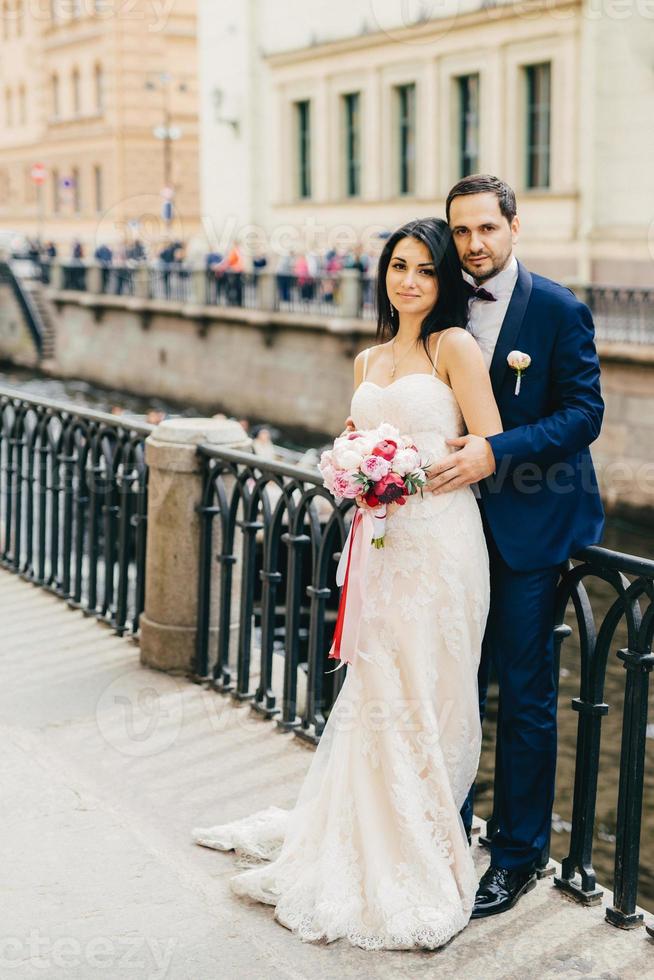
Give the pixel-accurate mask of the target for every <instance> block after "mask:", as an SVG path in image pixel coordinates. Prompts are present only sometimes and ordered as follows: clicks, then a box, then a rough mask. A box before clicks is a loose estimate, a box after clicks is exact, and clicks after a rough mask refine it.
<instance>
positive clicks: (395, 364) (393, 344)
mask: <svg viewBox="0 0 654 980" xmlns="http://www.w3.org/2000/svg"><path fill="white" fill-rule="evenodd" d="M395 340H396V338H395V337H393V342H392V344H391V357H392V358H393V367H392V368H391V378H394V377H395V371H396V370H397V367H398V365H399V364H401V363H402V361H403V360H404V358H405V357H406V356H407V354H408V353H409V351H410V350H411V347H407V349H406V350H405V351H404V353H403V354H402V357H401V358H400V359H399V361H397V362H396V361H395ZM411 346H413V345H411Z"/></svg>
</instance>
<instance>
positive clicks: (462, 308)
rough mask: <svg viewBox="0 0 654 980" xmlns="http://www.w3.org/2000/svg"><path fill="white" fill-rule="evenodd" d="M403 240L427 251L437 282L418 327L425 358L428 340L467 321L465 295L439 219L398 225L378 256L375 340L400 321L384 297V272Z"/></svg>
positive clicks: (395, 328) (390, 332) (454, 255)
mask: <svg viewBox="0 0 654 980" xmlns="http://www.w3.org/2000/svg"><path fill="white" fill-rule="evenodd" d="M403 238H415V239H416V241H418V242H422V243H423V245H426V246H427V248H428V249H429V253H430V255H431V258H432V261H433V263H434V268H435V270H436V278H437V280H438V299H437V300H436V303H435V304H434V306H433V307H432V309H431V310H430V311H429V313H428V314H427V316H426V317H425V319H424V320H423V321H422V324H421V327H420V337H419V340H421V341H422V344H423V347H424V348H425V351H426V354H427V357H429V360H430V361H431V355H430V353H429V337H430V336H431V334H433V333H438V332H439V331H440V330H445V329H446V328H447V327H465V325H466V323H467V322H468V294H467V292H466V288H465V284H464V281H463V277H462V275H461V263H460V262H459V256H458V254H457V251H456V246H455V244H454V240H453V239H452V232H451V231H450V227H449V225H448V224H447V222H446V221H443V220H442V219H441V218H416V219H414V220H413V221H409V222H407V224H405V225H402V227H401V228H398V229H397V231H394V232H393V234H392V235H391V236H390V238H389V239H388V241H387V242H386V244H385V245H384V249H383V251H382V253H381V255H380V257H379V265H378V268H377V340H378V341H379V342H382V343H383V342H385V341H387V340H390V339H391V338H393V337H394V336H395V334H396V333H397V331H398V329H399V326H400V318H399V315H398V312H397V310H396V309H395V307H394V306H393V305H392V303H391V301H390V299H389V298H388V292H387V290H386V272H387V271H388V266H389V264H390V261H391V258H392V255H393V251H394V250H395V246H396V245H397V243H398V242H399V241H401V240H402V239H403Z"/></svg>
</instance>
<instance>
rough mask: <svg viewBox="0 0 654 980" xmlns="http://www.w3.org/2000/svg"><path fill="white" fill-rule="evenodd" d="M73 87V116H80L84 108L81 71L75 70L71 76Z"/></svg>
mask: <svg viewBox="0 0 654 980" xmlns="http://www.w3.org/2000/svg"><path fill="white" fill-rule="evenodd" d="M71 87H72V90H73V115H74V116H79V114H80V111H81V106H82V91H81V87H80V80H79V69H78V68H73V74H72V76H71Z"/></svg>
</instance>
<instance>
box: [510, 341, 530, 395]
mask: <svg viewBox="0 0 654 980" xmlns="http://www.w3.org/2000/svg"><path fill="white" fill-rule="evenodd" d="M506 361H507V364H508V365H509V367H510V368H512V369H513V370H514V371H515V375H516V381H515V391H514V392H513V394H514V395H519V394H520V385H521V383H522V372H523V371H526V370H527V368H528V367H529V365H530V364H531V357H530V356H529V354H523V352H522V351H521V350H512V351H511V353H510V354H509V356H508V357H507V359H506Z"/></svg>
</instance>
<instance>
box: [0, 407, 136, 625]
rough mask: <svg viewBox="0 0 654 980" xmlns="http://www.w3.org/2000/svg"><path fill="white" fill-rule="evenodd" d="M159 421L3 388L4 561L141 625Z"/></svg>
mask: <svg viewBox="0 0 654 980" xmlns="http://www.w3.org/2000/svg"><path fill="white" fill-rule="evenodd" d="M153 428H154V426H152V425H148V424H144V423H143V424H142V423H138V422H129V421H127V420H125V419H123V418H121V417H116V416H112V415H108V414H105V413H104V412H94V411H91V410H84V409H79V408H77V406H75V405H71V404H64V403H59V402H55V401H51V400H48V399H44V398H41V397H39V398H33V397H30V396H28V395H24V394H21V392H20V391H19V390H17V389H12V388H0V564H1V565H2V566H3V567H5V568H8V569H10V570H12V571H14V572H17V573H18V574H20V575H21V577H23V578H25V579H27V580H28V581H31V582H34V583H35V584H37V585H40V586H43V587H44V588H47V589H49V590H50V591H52V592H54V593H55V594H56V595H58V596H60V597H61V598H64V599H66V600H67V601H68V602H69V604H70V605H72V606H75V607H80V608H82V609H83V610H84V612H85V613H88V614H91V615H96V616H97V617H98V619H102V620H104V621H106V622H108V623H109V624H110V625H111V626H112V627H113V628H114V629H115V630H116V632H117V633H119V634H123V633H125V632H126V631H128V630H130V631H131V632H132V633H135V632H136V631H137V629H138V622H139V615H140V613H141V612H142V610H143V606H144V596H145V541H146V537H145V532H146V520H147V469H146V466H145V463H144V441H145V439H146V437H147V436H148V435H149V434H150V432H151V431H152V430H153Z"/></svg>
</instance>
